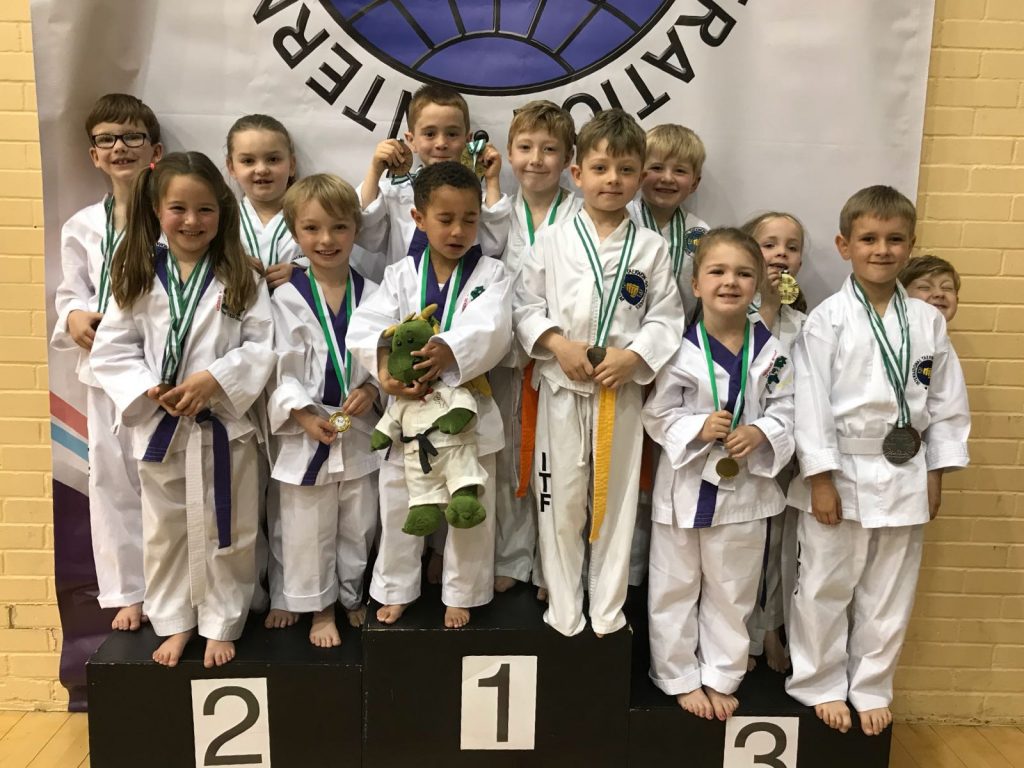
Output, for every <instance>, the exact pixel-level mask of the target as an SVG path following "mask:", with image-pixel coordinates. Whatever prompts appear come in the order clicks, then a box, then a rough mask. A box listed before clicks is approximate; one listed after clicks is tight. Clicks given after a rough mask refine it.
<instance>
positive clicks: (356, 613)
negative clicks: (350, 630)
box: [345, 605, 366, 627]
mask: <svg viewBox="0 0 1024 768" xmlns="http://www.w3.org/2000/svg"><path fill="white" fill-rule="evenodd" d="M345 615H346V616H347V617H348V625H349V626H350V627H361V626H363V624H365V623H366V606H365V605H360V606H359V607H358V608H356V609H354V610H351V611H350V610H348V609H347V608H346V609H345Z"/></svg>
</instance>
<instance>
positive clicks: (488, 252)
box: [479, 195, 512, 259]
mask: <svg viewBox="0 0 1024 768" xmlns="http://www.w3.org/2000/svg"><path fill="white" fill-rule="evenodd" d="M511 227H512V198H510V197H509V196H508V195H502V196H501V198H500V199H499V200H498V202H496V203H495V204H494V205H493V206H491V207H489V208H488V207H487V206H486V205H484V206H482V207H481V209H480V230H479V232H480V249H481V250H482V251H483V252H484V256H491V257H493V258H495V259H500V258H501V257H502V255H503V254H504V253H505V245H506V244H507V243H508V233H509V230H510V229H511Z"/></svg>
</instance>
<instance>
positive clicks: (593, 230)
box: [579, 208, 640, 252]
mask: <svg viewBox="0 0 1024 768" xmlns="http://www.w3.org/2000/svg"><path fill="white" fill-rule="evenodd" d="M579 216H580V221H582V222H583V226H584V227H586V228H587V233H588V234H589V235H590V238H591V239H592V240H593V241H594V245H595V246H596V247H597V250H598V252H600V251H601V249H603V248H605V247H606V246H608V245H613V244H616V243H621V242H622V241H623V240H625V239H626V230H627V229H628V228H629V224H630V221H632V220H631V219H630V218H629V213H628V212H627V211H623V216H622V221H620V222H619V226H617V227H616V228H615V229H613V230H612V232H611V234H609V235H608V237H606V238H605V239H604V240H601V239H600V238H599V237H598V235H597V226H596V225H595V224H594V220H593V219H592V218H590V214H589V213H587V210H586V208H580V211H579ZM638 229H640V227H638Z"/></svg>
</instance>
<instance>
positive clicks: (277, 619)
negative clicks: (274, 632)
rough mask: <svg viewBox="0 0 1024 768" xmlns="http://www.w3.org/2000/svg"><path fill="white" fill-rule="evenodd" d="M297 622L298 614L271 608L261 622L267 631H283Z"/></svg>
mask: <svg viewBox="0 0 1024 768" xmlns="http://www.w3.org/2000/svg"><path fill="white" fill-rule="evenodd" d="M298 620H299V614H297V613H293V612H292V611H285V610H282V609H281V608H271V609H270V613H268V614H267V618H265V619H264V620H263V626H264V627H266V628H267V629H284V628H285V627H290V626H291V625H292V624H294V623H295V622H296V621H298Z"/></svg>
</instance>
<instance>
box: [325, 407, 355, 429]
mask: <svg viewBox="0 0 1024 768" xmlns="http://www.w3.org/2000/svg"><path fill="white" fill-rule="evenodd" d="M329 421H330V422H331V426H332V427H334V428H335V429H336V430H338V431H339V432H348V430H349V427H351V426H352V419H351V417H350V416H349V415H348V414H347V413H342V412H341V411H335V412H334V413H332V414H331V418H330V419H329Z"/></svg>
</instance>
